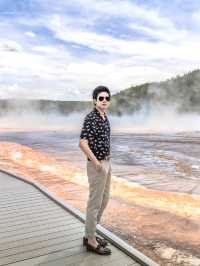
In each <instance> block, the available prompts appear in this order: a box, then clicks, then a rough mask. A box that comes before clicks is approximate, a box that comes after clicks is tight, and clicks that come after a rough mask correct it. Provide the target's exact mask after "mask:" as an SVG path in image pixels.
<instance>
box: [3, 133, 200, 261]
mask: <svg viewBox="0 0 200 266" xmlns="http://www.w3.org/2000/svg"><path fill="white" fill-rule="evenodd" d="M199 136H200V134H199V133H198V132H192V133H179V134H174V133H173V134H129V133H123V134H120V133H115V134H113V135H112V145H111V154H112V169H113V170H112V171H113V172H112V173H113V186H112V199H111V201H110V203H109V207H108V208H107V210H106V212H105V215H104V220H103V222H104V224H105V226H107V227H108V228H110V229H111V230H113V231H115V232H116V233H118V234H119V235H120V236H121V237H122V238H124V239H126V240H127V241H129V243H131V244H132V245H133V246H136V247H137V248H139V249H141V250H142V251H143V252H144V253H146V254H147V255H149V256H152V258H153V259H156V260H157V261H159V259H160V258H161V259H162V263H163V261H165V259H166V260H167V258H164V257H163V256H164V255H163V254H165V253H164V251H163V250H165V252H166V250H167V247H170V249H171V250H172V248H174V249H175V250H178V249H180V250H182V251H183V252H188V250H189V253H188V256H190V255H191V254H193V255H196V256H197V255H198V250H199V245H200V239H199V233H200V223H199V221H200V219H199V218H200V196H199V194H200V181H199V176H200V175H199V173H200V141H199ZM78 140H79V135H78V134H77V133H75V134H72V133H67V132H61V131H40V132H39V131H38V132H37V131H29V132H2V133H1V134H0V155H1V158H0V164H1V165H0V166H1V168H4V169H11V170H12V171H14V172H16V173H21V174H23V175H26V176H31V177H32V178H35V179H37V180H38V181H40V182H42V183H43V184H44V185H46V186H48V187H49V188H50V189H52V190H54V191H55V192H56V193H58V195H60V196H62V197H64V198H65V199H67V200H68V201H70V202H71V203H73V204H74V205H75V206H76V207H78V208H80V209H81V210H83V211H84V210H85V204H86V198H87V189H86V186H87V178H86V167H85V164H86V159H85V156H84V155H83V154H82V152H81V151H80V149H79V147H78ZM77 193H78V195H79V197H78V198H77ZM166 232H167V234H166ZM186 242H187V245H186ZM158 243H159V245H158ZM162 247H163V248H162ZM156 252H157V253H156ZM159 252H160V253H159ZM171 253H172V254H174V256H175V254H176V256H177V253H174V252H171ZM158 254H159V256H160V257H159V256H158ZM169 254H170V250H169ZM169 254H168V255H167V256H168V257H169V256H170V255H169ZM156 255H157V257H156ZM165 255H166V254H165ZM179 255H180V254H179ZM154 256H155V257H154ZM184 256H185V255H184ZM186 257H187V256H186ZM179 258H180V256H179ZM187 258H188V257H187ZM171 259H172V258H171ZM180 261H181V260H180ZM159 262H160V261H159ZM187 263H188V264H182V265H200V263H199V261H198V260H197V258H196V262H194V258H193V261H192V262H191V263H192V264H190V262H189V261H187ZM195 263H199V264H195ZM163 265H165V264H164V263H163ZM166 265H167V264H166ZM174 265H178V264H174Z"/></svg>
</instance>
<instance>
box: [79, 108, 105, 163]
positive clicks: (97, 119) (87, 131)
mask: <svg viewBox="0 0 200 266" xmlns="http://www.w3.org/2000/svg"><path fill="white" fill-rule="evenodd" d="M104 116H105V120H104V119H103V117H102V116H101V115H100V112H99V111H98V110H97V109H96V108H95V107H94V109H93V110H92V111H91V112H90V113H89V114H87V115H86V117H85V119H84V123H83V127H82V130H81V134H80V138H81V139H87V140H88V145H89V147H90V149H91V151H92V152H93V153H94V155H95V156H96V158H97V159H98V160H103V159H105V157H106V156H108V155H110V123H109V120H108V117H107V115H106V114H105V115H104ZM88 160H89V158H88Z"/></svg>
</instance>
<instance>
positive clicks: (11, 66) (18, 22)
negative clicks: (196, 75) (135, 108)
mask: <svg viewBox="0 0 200 266" xmlns="http://www.w3.org/2000/svg"><path fill="white" fill-rule="evenodd" d="M38 7H41V10H43V12H42V13H38V15H37V17H29V18H27V17H26V16H20V17H16V18H15V19H13V20H1V19H0V25H1V27H0V58H1V60H0V69H1V78H0V96H2V95H4V96H6V92H7V95H8V96H10V94H12V93H13V95H17V93H19V94H20V91H22V93H21V95H23V96H24V95H29V96H32V97H33V98H34V97H37V98H39V97H40V96H41V97H47V98H52V99H60V100H62V99H66V98H67V97H68V96H69V95H71V97H74V99H83V100H84V99H87V98H90V96H91V91H92V89H93V88H94V87H95V86H97V85H99V84H105V85H107V86H109V87H110V88H111V91H113V92H116V91H119V90H121V89H123V88H126V87H128V86H130V85H135V84H139V83H143V82H147V81H148V82H150V81H157V80H162V79H165V78H169V77H172V76H174V75H176V74H179V73H180V74H181V73H183V72H185V71H188V70H191V69H193V68H196V67H198V66H199V62H200V55H199V43H200V37H199V35H198V34H197V33H195V32H193V31H189V30H188V29H187V28H184V27H182V28H181V29H180V28H179V27H178V26H177V25H176V23H175V22H174V21H172V19H171V18H170V17H166V16H163V15H162V14H161V10H158V9H156V8H152V7H149V6H141V5H140V6H139V5H136V3H133V2H131V1H127V0H125V1H115V2H114V1H94V0H85V1H84V2H83V1H80V0H75V1H73V3H72V2H69V1H64V0H58V1H57V3H56V5H54V2H53V1H52V0H47V1H40V3H39V2H38ZM71 7H73V8H74V9H76V8H77V7H79V12H80V15H78V16H72V14H71V13H70V12H68V11H69V10H70V8H71ZM116 18H117V19H120V20H121V24H123V27H124V28H126V30H127V32H126V31H123V30H121V31H119V32H117V33H116V32H115V30H113V28H112V26H113V25H114V23H115V22H114V21H115V19H116ZM106 19H107V20H106ZM112 19H113V21H112ZM192 19H193V23H196V25H197V19H198V12H196V14H193V18H192ZM195 21H196V22H195ZM103 22H104V23H105V24H106V25H104V27H105V29H106V30H105V29H104V28H102V27H103V26H102V25H101V23H103ZM99 23H100V24H99ZM112 23H113V25H112ZM123 27H122V28H123ZM44 29H45V31H41V33H40V30H44ZM36 30H37V31H36ZM118 30H119V29H118ZM46 31H47V32H48V33H45V32H46ZM35 32H36V33H35ZM135 32H137V34H138V35H139V34H141V33H142V34H143V35H144V38H141V37H137V36H136V35H135ZM46 34H47V35H46ZM46 37H47V38H46ZM151 38H153V39H155V40H156V41H151ZM13 84H14V85H13ZM16 84H17V85H16ZM13 88H14V89H13ZM26 91H28V92H27V93H25V92H26ZM79 95H80V96H79ZM78 97H79V98H78Z"/></svg>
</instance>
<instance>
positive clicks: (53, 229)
mask: <svg viewBox="0 0 200 266" xmlns="http://www.w3.org/2000/svg"><path fill="white" fill-rule="evenodd" d="M77 227H78V228H84V226H83V225H82V224H80V222H77V223H73V224H70V225H63V226H55V227H51V228H46V229H43V230H42V231H35V232H29V233H25V234H21V235H15V236H10V237H8V238H5V237H4V239H1V240H0V249H1V247H2V246H3V245H4V244H5V243H8V242H13V241H21V240H23V239H27V238H32V237H36V236H40V235H46V234H52V233H54V232H57V231H70V230H72V229H73V228H77Z"/></svg>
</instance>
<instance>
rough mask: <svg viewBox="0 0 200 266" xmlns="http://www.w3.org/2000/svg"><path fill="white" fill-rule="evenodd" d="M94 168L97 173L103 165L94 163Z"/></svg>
mask: <svg viewBox="0 0 200 266" xmlns="http://www.w3.org/2000/svg"><path fill="white" fill-rule="evenodd" d="M94 166H95V168H96V170H97V171H98V172H100V171H101V170H102V169H103V165H102V163H101V162H100V161H98V160H97V161H95V163H94Z"/></svg>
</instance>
